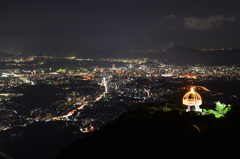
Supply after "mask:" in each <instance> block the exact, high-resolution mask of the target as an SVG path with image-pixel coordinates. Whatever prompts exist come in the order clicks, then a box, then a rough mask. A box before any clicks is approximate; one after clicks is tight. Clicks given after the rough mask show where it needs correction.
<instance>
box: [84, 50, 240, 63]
mask: <svg viewBox="0 0 240 159" xmlns="http://www.w3.org/2000/svg"><path fill="white" fill-rule="evenodd" d="M79 57H89V58H153V59H155V58H158V59H167V63H172V64H177V65H186V64H189V65H196V64H201V65H237V64H240V50H238V49H232V50H214V51H202V50H197V49H193V48H186V47H180V46H176V47H173V48H170V49H169V50H167V51H164V52H112V53H111V52H110V51H108V52H94V53H87V54H82V55H79Z"/></svg>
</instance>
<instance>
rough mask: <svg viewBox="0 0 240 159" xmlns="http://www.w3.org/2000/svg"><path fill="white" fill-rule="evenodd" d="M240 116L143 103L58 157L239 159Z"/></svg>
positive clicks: (64, 150) (59, 158) (65, 150)
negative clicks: (165, 109) (217, 115)
mask: <svg viewBox="0 0 240 159" xmlns="http://www.w3.org/2000/svg"><path fill="white" fill-rule="evenodd" d="M237 112H239V110H238V111H237ZM235 113H236V111H235ZM230 114H231V113H230ZM237 114H238V115H239V113H237ZM238 115H236V114H235V115H234V114H233V113H232V115H230V117H227V118H224V119H215V117H213V116H198V115H195V114H194V113H184V112H183V113H182V114H179V112H177V111H169V112H163V111H162V110H161V109H159V107H152V106H143V107H140V108H139V109H137V110H135V111H134V112H130V113H127V114H125V115H123V116H121V118H119V119H117V120H116V121H114V122H113V123H111V124H108V125H106V126H104V127H103V128H101V129H100V130H99V131H96V132H94V133H93V134H92V135H90V136H88V137H87V138H85V139H82V140H78V141H77V142H76V143H74V144H72V145H70V146H69V147H68V148H66V149H63V150H62V151H61V152H60V153H59V154H58V156H57V157H56V158H57V159H65V158H68V159H77V158H85V157H87V158H130V157H132V158H137V157H148V158H150V157H157V158H239V157H240V152H239V151H238V150H239V148H240V144H239V143H240V142H239V141H240V137H239V135H238V134H239V133H240V130H239V129H238V128H237V127H238V125H239V123H240V120H239V119H238V117H237V116H238ZM235 117H236V118H235ZM195 126H197V127H198V128H200V132H199V131H198V130H197V128H196V127H195Z"/></svg>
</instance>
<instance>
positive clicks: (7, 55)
mask: <svg viewBox="0 0 240 159" xmlns="http://www.w3.org/2000/svg"><path fill="white" fill-rule="evenodd" d="M13 56H14V54H8V53H6V52H0V58H5V57H13Z"/></svg>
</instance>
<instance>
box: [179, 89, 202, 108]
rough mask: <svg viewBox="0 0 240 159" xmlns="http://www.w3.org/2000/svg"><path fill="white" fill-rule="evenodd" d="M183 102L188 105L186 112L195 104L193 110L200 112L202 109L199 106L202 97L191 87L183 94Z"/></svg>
mask: <svg viewBox="0 0 240 159" xmlns="http://www.w3.org/2000/svg"><path fill="white" fill-rule="evenodd" d="M183 104H184V105H187V106H188V108H187V110H186V111H187V112H189V111H190V110H191V109H190V107H191V106H195V111H198V112H202V109H201V108H200V107H199V105H201V104H202V98H201V96H200V95H199V94H198V93H197V92H194V89H193V88H191V91H190V92H188V93H186V94H185V95H184V96H183Z"/></svg>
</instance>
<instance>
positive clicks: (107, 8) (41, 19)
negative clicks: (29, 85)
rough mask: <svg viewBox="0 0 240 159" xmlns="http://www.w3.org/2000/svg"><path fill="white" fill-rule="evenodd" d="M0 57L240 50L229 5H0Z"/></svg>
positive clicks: (238, 7)
mask: <svg viewBox="0 0 240 159" xmlns="http://www.w3.org/2000/svg"><path fill="white" fill-rule="evenodd" d="M0 20H1V23H0V52H8V53H16V52H22V53H24V52H28V53H29V52H43V51H46V52H52V51H66V52H71V53H75V54H81V53H90V52H98V51H99V52H101V51H111V52H112V53H115V52H117V51H124V50H130V49H168V48H170V47H174V46H183V47H191V48H238V49H239V48H240V31H239V28H240V2H239V1H237V0H236V1H233V0H228V1H226V0H218V1H210V0H208V1H193V0H156V1H154V0H146V1H143V0H136V1H135V0H128V1H125V0H110V1H106V0H105V1H104V0H95V1H94V0H89V1H81V0H79V1H70V0H68V1H50V0H48V1H46V0H35V1H34V0H31V1H21V0H15V1H14V0H13V1H10V0H9V1H4V2H3V1H1V4H0Z"/></svg>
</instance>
